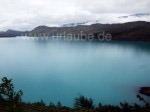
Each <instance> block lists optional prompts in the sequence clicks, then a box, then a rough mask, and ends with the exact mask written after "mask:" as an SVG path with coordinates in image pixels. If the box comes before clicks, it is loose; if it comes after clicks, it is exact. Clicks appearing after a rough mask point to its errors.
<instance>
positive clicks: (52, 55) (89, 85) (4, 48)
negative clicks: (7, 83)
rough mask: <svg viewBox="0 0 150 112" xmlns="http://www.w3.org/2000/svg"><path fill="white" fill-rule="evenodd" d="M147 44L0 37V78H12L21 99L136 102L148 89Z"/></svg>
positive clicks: (149, 47)
mask: <svg viewBox="0 0 150 112" xmlns="http://www.w3.org/2000/svg"><path fill="white" fill-rule="evenodd" d="M149 60H150V43H144V42H119V41H111V42H65V41H52V40H47V41H42V40H22V39H18V38H16V39H14V38H13V39H0V75H1V77H3V76H7V77H9V78H13V81H14V82H15V86H17V88H18V89H23V91H24V100H25V101H31V102H32V101H37V100H40V99H43V100H44V101H46V102H47V103H49V102H50V101H52V102H55V103H56V102H58V101H61V102H62V104H65V105H68V106H71V105H72V104H73V102H72V101H73V99H74V97H76V96H78V95H79V94H82V95H85V96H87V97H91V98H93V99H94V101H95V103H98V102H101V103H103V104H118V103H119V102H120V101H128V102H130V103H132V102H138V100H137V99H136V94H137V93H136V92H137V88H138V87H141V86H148V85H150V69H149V67H150V61H149Z"/></svg>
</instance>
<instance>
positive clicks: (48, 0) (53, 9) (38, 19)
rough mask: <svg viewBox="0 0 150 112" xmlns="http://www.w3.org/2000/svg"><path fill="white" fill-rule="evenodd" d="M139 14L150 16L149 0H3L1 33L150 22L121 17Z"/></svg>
mask: <svg viewBox="0 0 150 112" xmlns="http://www.w3.org/2000/svg"><path fill="white" fill-rule="evenodd" d="M136 13H150V0H0V30H7V29H16V30H31V29H33V28H35V27H36V26H39V25H47V26H61V25H63V24H67V23H77V22H85V21H95V20H98V21H100V22H101V23H117V22H127V21H137V20H145V21H149V20H150V17H149V16H144V17H129V18H126V19H123V18H122V19H121V18H118V17H119V16H126V15H131V14H136Z"/></svg>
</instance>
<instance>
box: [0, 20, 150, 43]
mask: <svg viewBox="0 0 150 112" xmlns="http://www.w3.org/2000/svg"><path fill="white" fill-rule="evenodd" d="M73 25H74V24H73ZM81 31H82V32H83V33H85V34H89V33H92V34H93V35H94V38H97V36H98V35H99V34H101V32H102V31H104V32H106V33H110V34H111V35H112V39H113V40H133V41H150V22H145V21H136V22H128V23H122V24H100V23H96V24H92V25H80V23H79V24H78V25H77V26H68V25H66V26H62V27H48V26H38V27H36V28H35V29H33V30H32V31H30V32H20V31H19V32H18V31H13V30H8V31H7V32H1V33H0V36H3V35H4V34H5V36H9V35H12V36H20V35H22V34H25V33H27V34H28V35H30V36H31V35H34V36H39V35H42V34H48V35H49V36H53V35H56V34H63V33H64V32H65V34H66V35H67V34H73V35H75V36H76V35H78V34H80V33H81Z"/></svg>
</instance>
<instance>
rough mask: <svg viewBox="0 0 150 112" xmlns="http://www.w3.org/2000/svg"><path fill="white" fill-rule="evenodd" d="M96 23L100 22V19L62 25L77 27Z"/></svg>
mask: <svg viewBox="0 0 150 112" xmlns="http://www.w3.org/2000/svg"><path fill="white" fill-rule="evenodd" d="M96 23H99V21H98V20H96V21H86V22H80V23H69V24H64V25H62V27H75V26H78V25H91V24H96Z"/></svg>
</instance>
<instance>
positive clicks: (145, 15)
mask: <svg viewBox="0 0 150 112" xmlns="http://www.w3.org/2000/svg"><path fill="white" fill-rule="evenodd" d="M147 16H150V13H136V14H132V15H127V16H120V17H118V18H129V17H138V18H140V17H147Z"/></svg>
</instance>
